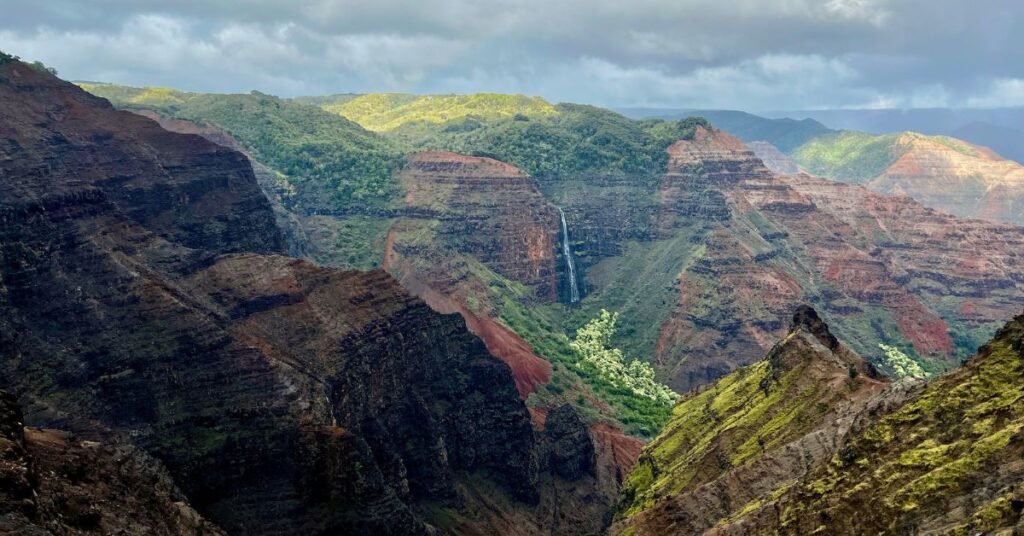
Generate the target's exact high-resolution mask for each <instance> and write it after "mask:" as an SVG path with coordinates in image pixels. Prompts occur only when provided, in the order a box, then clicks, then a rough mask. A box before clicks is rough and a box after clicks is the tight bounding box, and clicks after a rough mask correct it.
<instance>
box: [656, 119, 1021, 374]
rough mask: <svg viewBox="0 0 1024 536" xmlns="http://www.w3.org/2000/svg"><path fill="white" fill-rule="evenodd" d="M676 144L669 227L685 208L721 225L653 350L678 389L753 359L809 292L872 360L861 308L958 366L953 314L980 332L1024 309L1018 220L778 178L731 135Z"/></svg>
mask: <svg viewBox="0 0 1024 536" xmlns="http://www.w3.org/2000/svg"><path fill="white" fill-rule="evenodd" d="M669 153H670V156H671V158H670V163H669V172H668V173H667V174H666V175H665V179H664V181H663V183H662V187H661V196H662V205H663V207H664V208H663V211H662V218H661V222H662V223H661V226H662V229H668V228H670V223H672V222H674V221H675V220H676V219H677V218H679V217H680V216H689V217H696V218H701V219H703V220H705V221H712V222H714V225H712V226H711V228H710V229H709V231H708V232H707V234H706V237H705V240H704V244H705V246H706V253H705V255H704V256H703V258H702V259H700V260H699V261H697V262H696V263H695V264H694V266H693V267H692V268H691V269H690V270H689V271H688V272H687V273H685V274H684V275H683V277H682V278H681V281H680V284H679V288H680V299H679V304H678V306H677V308H676V309H675V311H674V312H672V313H671V315H670V318H669V319H668V321H666V322H665V323H664V324H663V325H662V330H661V338H660V340H659V342H658V346H657V356H656V360H657V363H658V364H659V366H660V368H661V369H662V371H663V373H664V374H665V375H666V376H665V377H666V378H667V379H668V380H669V381H670V383H671V384H672V385H674V386H676V387H677V388H679V389H683V390H685V389H688V388H690V387H693V386H695V385H699V384H703V383H707V382H709V381H711V380H713V379H715V378H717V377H720V376H722V375H723V374H725V373H727V372H729V371H731V370H733V369H734V368H735V367H736V366H738V365H741V364H746V363H749V362H751V360H752V359H753V357H751V356H756V355H759V354H761V353H763V352H764V351H766V350H767V349H768V348H769V347H770V345H771V344H772V343H773V341H775V340H777V339H778V337H780V336H781V335H782V334H784V329H785V327H784V326H783V325H781V324H780V323H779V322H778V320H777V319H778V318H780V317H784V315H785V311H787V310H791V309H792V308H793V307H794V306H795V305H796V304H797V303H800V302H802V301H811V302H813V303H816V304H817V307H818V308H819V309H820V310H823V311H826V315H827V316H828V318H829V320H830V322H831V323H832V324H833V326H834V328H835V330H836V331H837V333H839V334H840V336H841V337H842V338H844V339H846V340H848V341H851V344H854V347H855V348H856V349H857V350H858V351H859V352H862V353H864V354H865V355H867V356H877V355H879V351H878V349H877V348H872V347H871V346H870V345H864V344H863V342H864V341H865V340H866V339H867V340H870V337H871V336H872V335H871V334H870V332H868V333H865V332H863V329H864V327H863V326H865V325H866V324H870V322H869V321H868V320H866V319H865V317H867V318H870V317H871V316H874V315H878V314H883V315H887V318H890V319H891V320H890V321H891V322H892V323H894V324H895V326H896V327H897V329H898V330H899V333H898V334H897V336H898V337H903V338H904V339H905V340H907V341H909V343H910V344H912V345H913V348H914V350H916V351H917V353H918V354H920V355H921V356H923V357H925V358H926V359H927V360H929V361H931V362H933V363H937V364H938V366H939V368H940V369H941V367H942V366H952V365H953V364H955V361H956V358H955V357H954V341H953V339H952V338H951V332H950V326H951V324H950V323H951V322H955V323H956V324H957V326H959V327H960V328H964V327H965V326H966V327H967V328H970V329H974V328H977V327H983V326H986V325H991V324H992V323H997V322H999V319H1001V318H1005V317H1007V316H1010V315H1012V314H1013V313H1014V312H1016V311H1017V310H1019V309H1020V308H1021V307H1022V306H1024V279H1022V278H1021V276H1020V268H1021V266H1022V261H1024V259H1022V253H1021V252H1022V251H1024V249H1021V248H1022V246H1024V230H1022V229H1021V228H1018V227H1013V226H1008V225H998V224H991V223H985V222H981V221H973V220H958V219H955V218H953V217H951V216H949V215H946V214H943V213H941V212H937V211H934V210H931V209H928V208H925V207H923V206H922V205H920V204H919V203H917V202H915V201H913V200H911V199H909V198H907V197H887V196H883V195H880V194H876V193H872V192H869V191H868V190H866V189H865V188H862V187H859V186H855V185H848V184H841V183H835V182H831V181H827V180H823V179H817V178H814V177H810V176H807V175H796V176H790V177H783V176H777V175H774V174H773V173H771V172H770V171H769V170H768V169H767V168H766V167H764V165H762V164H761V162H760V161H759V160H758V159H757V158H756V157H755V156H754V155H753V153H752V152H750V151H749V150H746V149H744V148H743V147H742V145H741V144H739V142H738V140H736V139H735V138H732V137H731V136H729V135H728V134H725V133H722V132H715V133H714V134H713V135H712V134H703V135H700V136H698V137H697V138H696V139H695V140H694V141H680V142H678V143H676V144H675V145H673V146H672V147H670V148H669ZM982 296H983V297H984V298H981V297H982ZM979 298H981V299H979ZM979 303H984V304H985V307H984V310H982V309H981V308H980V307H979ZM869 329H871V328H869ZM865 335H867V337H865ZM874 336H877V335H874ZM858 343H860V346H857V345H858ZM943 364H945V365H943Z"/></svg>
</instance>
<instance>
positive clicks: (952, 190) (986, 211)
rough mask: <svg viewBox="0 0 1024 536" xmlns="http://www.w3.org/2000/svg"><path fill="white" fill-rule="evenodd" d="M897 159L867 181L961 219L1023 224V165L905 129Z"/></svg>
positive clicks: (874, 187)
mask: <svg viewBox="0 0 1024 536" xmlns="http://www.w3.org/2000/svg"><path fill="white" fill-rule="evenodd" d="M893 152H894V154H896V155H899V157H898V158H897V159H896V160H895V161H894V162H893V163H892V164H891V165H889V166H888V167H887V168H886V169H885V170H884V171H883V172H882V173H881V174H879V175H878V176H877V177H875V178H873V179H871V180H870V181H868V182H867V183H866V185H867V187H868V188H870V189H872V190H874V191H877V192H881V193H887V194H897V195H907V196H910V197H912V198H913V199H915V200H917V201H919V202H920V203H921V204H923V205H926V206H929V207H933V208H936V209H939V210H943V211H946V212H949V213H950V214H954V215H956V216H961V217H965V218H981V219H985V220H990V221H1001V222H1009V223H1016V224H1022V223H1024V166H1021V165H1020V164H1018V163H1017V162H1014V161H1012V160H1006V159H1003V158H1002V157H1000V156H999V155H997V154H995V153H994V152H993V151H992V150H991V149H986V148H984V147H978V146H974V145H971V144H969V143H966V142H963V141H960V140H955V139H952V138H943V137H933V136H923V135H920V134H914V133H909V132H908V133H905V134H903V135H901V136H899V137H898V138H897V139H896V141H895V143H894V147H893Z"/></svg>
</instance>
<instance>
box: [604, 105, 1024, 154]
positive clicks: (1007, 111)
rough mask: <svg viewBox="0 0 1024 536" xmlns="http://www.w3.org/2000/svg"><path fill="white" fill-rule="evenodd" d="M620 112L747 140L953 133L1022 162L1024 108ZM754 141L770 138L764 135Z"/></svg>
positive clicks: (782, 144) (782, 145) (784, 145)
mask: <svg viewBox="0 0 1024 536" xmlns="http://www.w3.org/2000/svg"><path fill="white" fill-rule="evenodd" d="M618 111H619V112H620V113H622V114H624V115H626V116H629V117H635V118H654V117H657V118H663V119H672V118H677V117H685V116H688V115H700V116H703V117H706V118H707V119H708V120H709V121H711V122H712V123H714V124H716V125H720V126H721V127H722V128H723V129H725V130H728V131H730V132H732V133H733V134H735V135H737V136H739V137H740V138H741V139H747V134H748V132H749V133H750V134H755V132H756V131H755V130H753V129H754V128H756V129H758V130H759V131H761V132H769V133H770V132H771V131H772V130H774V129H783V130H785V129H786V127H787V126H790V127H791V128H792V126H793V125H800V126H799V128H792V130H793V131H795V132H802V133H806V132H813V131H814V129H817V132H818V133H822V132H824V131H828V130H833V129H834V130H855V131H859V132H866V133H870V134H892V133H899V132H906V131H910V132H919V133H921V134H929V135H938V136H951V137H954V138H959V139H962V140H964V141H967V142H970V143H972V144H975V145H981V146H984V147H988V148H990V149H992V150H993V151H995V152H996V153H998V154H999V155H1000V156H1002V157H1004V158H1009V159H1012V160H1016V161H1017V162H1021V163H1024V108H988V109H946V108H917V109H909V110H899V109H882V110H795V111H774V112H765V113H763V114H761V115H759V116H758V115H753V114H749V113H746V112H738V111H730V110H699V109H672V108H620V109H618ZM811 125H815V126H814V127H812V126H811ZM730 127H733V128H730ZM735 127H740V128H735ZM745 129H751V130H749V131H745ZM758 139H762V140H765V141H771V139H769V138H768V137H761V138H758ZM778 141H779V143H775V142H772V143H773V144H774V145H776V146H777V147H779V149H782V150H783V151H784V152H788V151H789V149H790V148H795V147H791V146H790V145H789V143H790V141H789V139H788V138H783V139H779V140H778Z"/></svg>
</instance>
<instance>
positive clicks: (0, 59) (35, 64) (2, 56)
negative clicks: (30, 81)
mask: <svg viewBox="0 0 1024 536" xmlns="http://www.w3.org/2000/svg"><path fill="white" fill-rule="evenodd" d="M12 61H24V60H22V59H21V58H19V57H18V56H15V55H13V54H7V53H5V52H4V51H2V50H0V65H3V64H5V63H11V62H12ZM25 65H28V66H29V67H31V68H33V69H35V70H37V71H40V72H44V73H50V74H52V75H53V76H57V69H54V68H53V67H47V66H46V65H45V64H44V63H43V62H41V61H25Z"/></svg>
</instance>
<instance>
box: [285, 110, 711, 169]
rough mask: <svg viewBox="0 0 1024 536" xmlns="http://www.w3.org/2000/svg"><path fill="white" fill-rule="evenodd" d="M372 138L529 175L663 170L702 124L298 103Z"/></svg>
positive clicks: (587, 113) (602, 114)
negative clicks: (488, 160) (477, 158)
mask: <svg viewBox="0 0 1024 536" xmlns="http://www.w3.org/2000/svg"><path fill="white" fill-rule="evenodd" d="M302 101H303V102H310V103H316V104H318V105H320V106H321V107H322V108H323V109H325V110H327V111H329V112H332V113H336V114H339V115H342V116H345V117H347V118H349V119H351V120H353V121H355V122H357V123H359V124H360V125H362V126H363V127H365V128H367V129H369V130H375V131H380V132H382V133H384V134H385V135H386V136H387V137H389V138H391V139H392V140H394V141H396V142H398V143H399V144H401V145H402V146H404V147H405V148H406V150H408V151H416V150H425V149H441V150H448V151H454V152H458V153H464V154H474V155H481V156H490V157H493V158H496V159H498V160H502V161H505V162H509V163H512V164H515V165H517V166H519V167H521V168H523V169H524V170H526V171H527V172H528V173H530V174H532V175H534V176H542V175H543V176H549V175H565V174H578V173H592V172H604V173H607V172H620V173H631V174H642V175H645V176H652V175H657V174H660V173H661V172H662V171H663V170H664V164H665V161H666V155H665V151H664V150H665V147H667V146H668V145H669V144H670V143H672V142H674V141H676V140H679V139H683V138H690V137H692V136H693V131H694V129H695V128H696V126H698V125H700V126H705V127H708V126H710V125H709V124H708V123H707V121H704V120H702V119H695V118H689V119H684V120H681V121H661V120H649V121H634V120H631V119H628V118H626V117H624V116H622V115H619V114H617V113H615V112H612V111H609V110H605V109H602V108H596V107H593V106H583V105H577V104H559V105H551V104H549V103H548V102H546V101H544V100H543V99H541V98H538V97H525V96H522V95H498V94H475V95H427V96H415V95H408V94H400V93H375V94H369V95H361V96H351V95H342V96H339V98H338V99H336V100H335V101H332V100H331V99H311V98H304V99H302Z"/></svg>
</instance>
